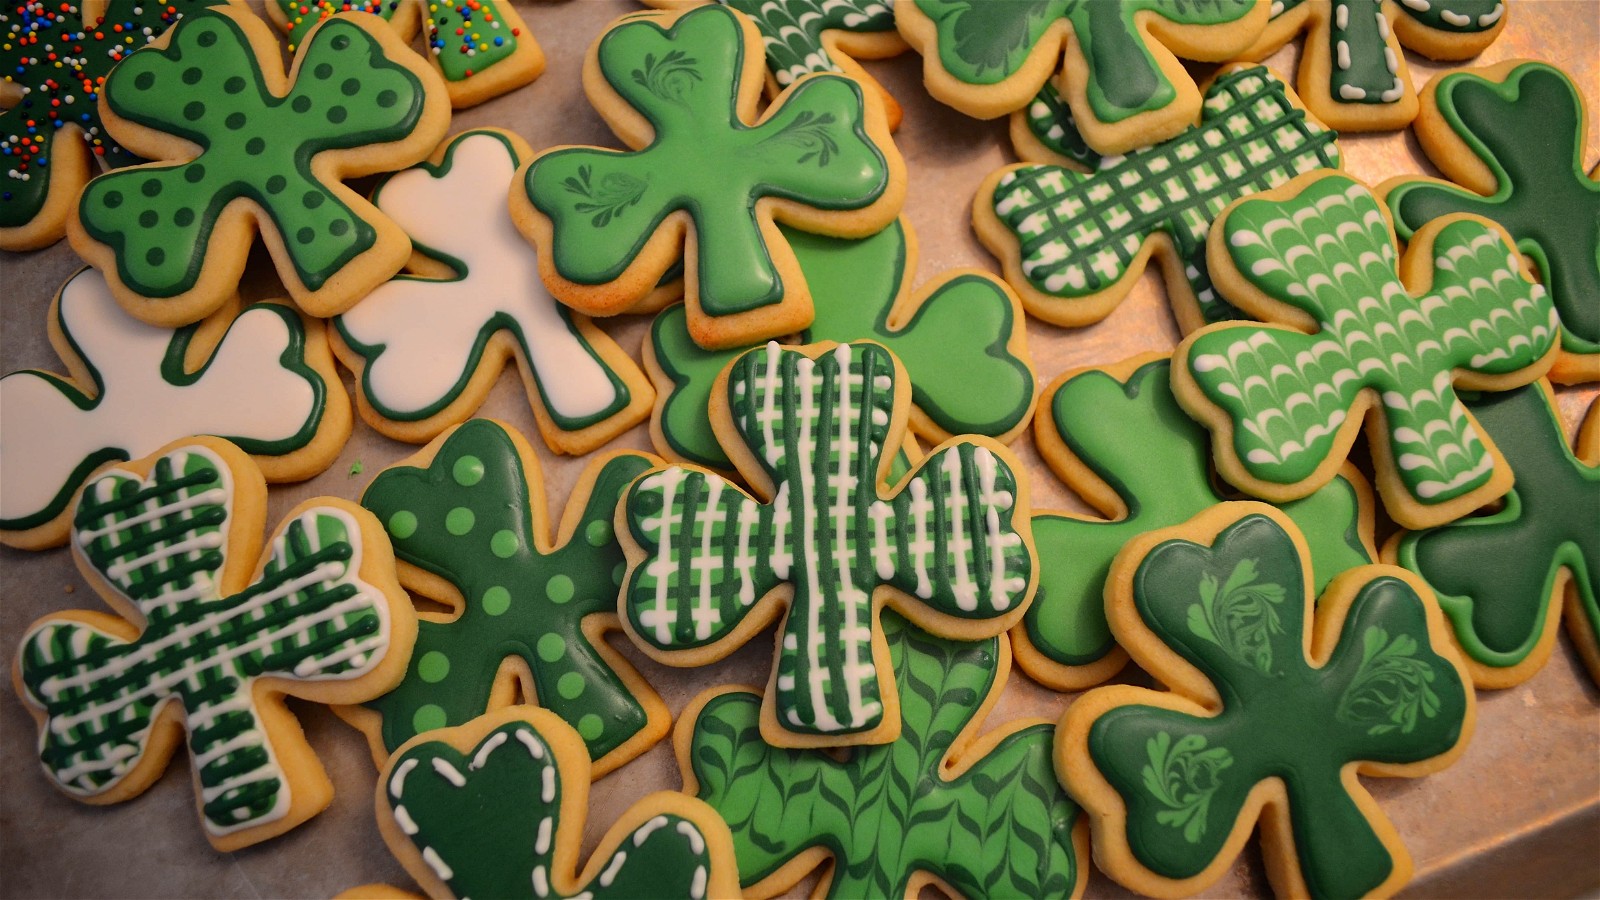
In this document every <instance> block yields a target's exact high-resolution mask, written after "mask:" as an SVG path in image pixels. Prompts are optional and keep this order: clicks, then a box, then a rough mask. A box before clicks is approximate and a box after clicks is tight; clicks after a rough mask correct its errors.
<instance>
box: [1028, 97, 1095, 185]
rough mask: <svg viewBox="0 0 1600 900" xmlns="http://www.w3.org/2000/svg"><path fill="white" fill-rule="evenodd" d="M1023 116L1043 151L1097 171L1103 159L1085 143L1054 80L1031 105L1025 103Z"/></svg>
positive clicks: (1070, 108) (1070, 110) (1034, 98)
mask: <svg viewBox="0 0 1600 900" xmlns="http://www.w3.org/2000/svg"><path fill="white" fill-rule="evenodd" d="M1024 115H1026V116H1027V119H1028V131H1030V132H1031V133H1032V134H1033V136H1034V137H1035V138H1037V139H1038V141H1039V143H1041V144H1043V145H1044V146H1045V148H1046V149H1048V150H1049V151H1051V152H1052V153H1055V154H1058V155H1060V156H1064V157H1066V158H1067V159H1069V160H1071V161H1073V162H1075V163H1077V164H1078V165H1080V166H1083V167H1084V168H1086V169H1096V168H1099V166H1100V160H1101V159H1103V158H1104V157H1103V156H1101V155H1100V154H1099V153H1098V152H1096V151H1095V150H1094V149H1093V148H1091V147H1090V146H1089V144H1088V143H1087V142H1086V141H1084V139H1083V134H1082V133H1081V132H1079V131H1078V123H1077V121H1076V119H1075V117H1074V116H1073V115H1072V107H1070V106H1068V105H1067V101H1066V99H1065V98H1063V97H1062V96H1061V92H1060V91H1059V90H1057V89H1056V85H1055V82H1054V81H1046V82H1045V83H1044V87H1042V88H1040V89H1039V93H1037V94H1035V95H1034V96H1033V102H1031V103H1029V104H1028V107H1027V109H1026V110H1025V111H1024Z"/></svg>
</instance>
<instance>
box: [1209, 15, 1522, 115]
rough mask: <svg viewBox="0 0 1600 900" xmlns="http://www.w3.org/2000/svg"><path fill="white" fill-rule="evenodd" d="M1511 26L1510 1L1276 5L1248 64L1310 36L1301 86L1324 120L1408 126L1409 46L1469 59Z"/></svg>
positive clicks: (1435, 55) (1413, 99)
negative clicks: (1507, 3) (1508, 16)
mask: <svg viewBox="0 0 1600 900" xmlns="http://www.w3.org/2000/svg"><path fill="white" fill-rule="evenodd" d="M1505 26H1506V6H1505V3H1504V0H1275V2H1274V3H1273V4H1272V19H1271V20H1270V21H1269V22H1268V23H1267V28H1266V30H1265V31H1263V32H1262V33H1261V37H1260V39H1259V40H1257V41H1256V43H1255V46H1253V47H1251V48H1250V49H1248V50H1246V51H1245V52H1244V53H1242V54H1240V55H1241V56H1242V57H1243V58H1244V59H1266V58H1267V57H1268V56H1271V55H1272V54H1273V53H1275V52H1277V50H1278V48H1279V47H1282V46H1283V45H1284V44H1286V43H1288V42H1289V41H1291V40H1293V39H1294V36H1295V35H1297V34H1299V33H1300V32H1301V31H1304V32H1306V41H1305V47H1304V48H1303V49H1302V50H1301V53H1300V74H1299V80H1298V87H1299V89H1300V96H1302V97H1304V98H1305V100H1306V105H1307V106H1309V107H1310V108H1311V110H1312V112H1315V113H1316V114H1317V118H1319V119H1321V120H1322V121H1324V122H1327V123H1328V124H1329V125H1330V126H1332V127H1334V128H1337V129H1339V130H1340V131H1385V130H1388V129H1391V128H1404V127H1405V126H1406V125H1408V124H1409V123H1410V122H1411V120H1412V119H1414V118H1416V117H1417V93H1416V90H1415V89H1414V88H1413V87H1412V86H1411V70H1410V68H1409V67H1408V66H1407V65H1406V54H1405V50H1404V49H1402V48H1403V47H1404V48H1409V49H1411V50H1414V51H1416V52H1418V53H1421V54H1422V55H1423V56H1426V57H1428V58H1429V59H1441V60H1455V59H1469V58H1471V57H1473V56H1477V55H1478V54H1479V53H1481V52H1483V50H1484V49H1485V48H1487V47H1488V46H1489V45H1490V44H1492V43H1494V40H1495V38H1497V37H1499V36H1500V31H1501V30H1502V29H1504V28H1505Z"/></svg>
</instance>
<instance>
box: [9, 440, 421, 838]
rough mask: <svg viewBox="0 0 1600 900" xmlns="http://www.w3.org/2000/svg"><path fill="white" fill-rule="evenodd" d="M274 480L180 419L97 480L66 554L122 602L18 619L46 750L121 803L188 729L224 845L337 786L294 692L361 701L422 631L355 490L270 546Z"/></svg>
mask: <svg viewBox="0 0 1600 900" xmlns="http://www.w3.org/2000/svg"><path fill="white" fill-rule="evenodd" d="M265 503H266V484H265V482H264V481H263V480H262V478H261V472H260V470H259V469H257V468H256V467H255V465H254V464H253V463H251V461H250V458H249V457H248V456H246V455H245V454H244V453H242V452H240V451H239V450H238V449H236V448H235V447H233V446H232V445H231V444H228V443H227V442H226V441H222V440H218V439H216V438H186V439H184V440H181V441H176V442H174V443H172V444H169V445H168V446H167V447H165V448H163V449H162V450H161V451H160V452H159V453H157V454H156V455H154V456H151V457H147V458H145V459H142V460H138V461H136V462H133V463H129V464H127V465H123V466H118V467H117V468H114V469H111V470H109V471H107V472H106V473H105V474H103V475H101V476H100V477H99V478H97V479H95V480H94V481H93V482H91V483H90V484H89V485H88V487H86V488H85V489H84V492H83V496H82V498H81V499H80V501H79V503H78V507H77V512H76V513H75V515H74V517H73V523H72V552H73V560H74V561H75V562H76V563H77V564H78V569H79V571H81V572H82V573H83V576H84V577H85V578H86V579H88V581H89V583H90V584H91V585H92V586H93V587H94V589H95V590H96V591H97V592H99V593H100V595H101V597H102V598H103V599H104V600H105V601H106V603H108V604H110V606H111V608H112V609H114V610H115V611H116V612H117V615H108V614H106V613H103V612H91V611H88V610H72V611H69V612H63V613H57V614H55V615H51V616H47V617H45V618H43V619H40V620H39V621H37V622H35V623H34V624H33V625H32V626H30V627H29V628H28V630H27V632H26V633H25V634H24V635H23V637H22V645H21V647H20V649H19V650H18V651H17V655H16V658H15V664H14V666H13V668H12V683H13V684H14V685H15V687H16V690H17V695H18V696H20V697H21V698H22V700H23V702H24V703H25V704H26V705H27V706H28V710H29V712H31V713H32V714H33V717H34V718H35V719H36V720H38V723H39V761H40V762H41V763H42V764H43V767H44V772H45V774H46V775H48V776H49V777H50V779H51V781H52V782H53V783H54V784H55V785H56V787H58V788H60V789H61V790H62V791H63V792H64V793H66V794H67V795H68V796H71V797H73V798H74V799H77V800H81V801H83V802H85V803H93V804H108V803H120V802H122V801H124V800H128V799H130V798H132V797H136V796H138V795H139V794H141V793H143V792H144V790H145V789H146V788H148V787H150V785H152V784H154V783H155V781H156V779H158V778H160V777H161V773H162V772H163V771H164V770H165V769H166V767H167V763H168V761H169V760H170V759H171V758H172V754H173V751H174V750H175V749H176V748H177V744H178V741H179V739H180V738H181V737H182V736H183V735H184V734H186V733H187V735H188V743H189V756H190V764H191V766H192V767H193V772H194V790H195V803H196V805H197V806H198V807H199V811H200V819H201V824H202V825H203V826H204V828H205V832H206V838H207V839H208V840H210V841H211V845H212V846H213V847H215V848H216V849H217V850H219V851H230V850H236V849H238V848H240V847H245V846H248V845H250V844H254V843H256V842H258V841H262V840H265V839H267V838H270V837H274V836H276V835H279V834H282V833H284V832H286V831H288V830H290V829H292V828H294V827H295V826H296V825H299V824H300V823H301V822H304V821H305V820H307V819H309V818H311V817H312V816H314V815H316V814H317V813H319V812H321V811H322V810H323V809H324V808H326V807H327V805H328V803H329V802H330V801H331V800H332V799H333V786H332V785H331V784H330V783H329V782H328V778H327V776H326V775H325V774H324V773H323V771H322V766H321V765H320V764H319V763H318V762H317V757H316V753H315V752H314V751H313V750H312V749H311V747H310V745H309V744H307V743H306V739H305V736H304V735H303V734H302V733H301V731H300V725H299V723H298V722H296V721H295V717H294V714H293V713H291V712H290V711H289V709H288V708H287V707H286V706H285V705H284V700H283V698H284V696H285V695H289V696H294V697H298V698H300V699H302V700H310V701H313V702H317V703H353V702H359V701H361V700H365V699H367V698H369V697H374V696H377V695H379V694H381V693H383V692H384V691H386V690H388V689H389V688H391V687H393V686H394V684H395V683H396V682H397V681H399V679H400V676H401V674H402V673H403V672H404V670H405V665H406V660H407V659H409V658H410V657H411V644H412V641H413V639H414V638H415V637H416V620H415V619H414V618H413V617H412V614H411V608H410V605H409V604H408V603H407V602H406V595H405V592H404V591H402V590H401V589H400V585H399V584H397V583H395V580H394V557H393V555H392V554H391V553H390V550H389V542H388V540H387V539H386V538H384V536H383V530H382V528H380V527H379V526H378V523H377V521H376V520H374V519H373V518H372V516H371V515H370V514H368V513H367V512H366V511H364V510H362V509H361V508H360V507H358V506H356V505H355V504H353V503H350V502H348V501H345V500H339V499H336V498H333V497H319V498H316V499H314V500H309V501H307V502H305V503H302V504H300V505H299V506H297V507H295V508H294V510H292V511H291V512H290V513H289V515H288V517H287V518H285V519H284V521H283V524H281V525H279V526H278V529H277V531H275V532H274V533H273V535H272V538H271V540H270V541H268V543H267V548H266V550H265V551H264V552H262V553H261V554H260V561H259V562H258V561H257V555H258V550H259V549H260V543H259V541H260V534H261V529H262V526H263V524H264V523H265V520H266V506H265Z"/></svg>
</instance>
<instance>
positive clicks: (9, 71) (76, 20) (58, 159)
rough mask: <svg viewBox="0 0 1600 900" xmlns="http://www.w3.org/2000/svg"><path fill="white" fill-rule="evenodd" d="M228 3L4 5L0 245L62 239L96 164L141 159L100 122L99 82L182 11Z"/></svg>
mask: <svg viewBox="0 0 1600 900" xmlns="http://www.w3.org/2000/svg"><path fill="white" fill-rule="evenodd" d="M225 2H231V0H166V2H162V3H147V2H142V0H78V3H77V5H75V6H74V5H71V4H65V3H37V2H36V3H9V4H7V9H6V11H4V12H0V105H4V106H5V107H6V109H5V110H4V111H3V112H0V250H32V249H34V248H36V247H46V246H49V245H50V244H53V243H55V242H56V241H59V240H61V238H62V237H63V236H65V235H66V233H67V219H68V218H69V217H70V216H71V215H72V208H73V207H74V206H76V205H77V203H78V194H79V192H80V191H82V190H83V186H84V185H85V184H87V183H88V181H89V179H90V178H91V177H92V176H93V175H94V174H95V172H96V170H97V169H98V168H99V167H101V166H104V167H106V168H113V169H114V168H117V167H119V166H127V165H132V164H134V163H136V162H139V161H140V160H139V158H138V157H136V156H134V155H133V154H132V153H129V152H128V151H127V150H124V149H123V148H122V146H121V145H120V144H118V143H117V142H116V141H115V140H113V139H112V138H111V136H110V135H108V134H106V131H105V128H104V127H103V126H102V125H101V122H100V107H99V105H98V104H97V103H96V102H95V100H96V98H97V96H98V94H99V91H100V85H101V84H102V83H103V82H104V81H105V78H106V75H107V74H108V73H109V72H110V71H111V69H112V67H113V66H115V65H116V64H117V63H119V62H121V61H122V60H123V59H124V58H125V57H126V56H127V55H128V54H129V53H132V52H133V51H135V50H138V49H139V48H140V47H143V46H144V45H145V44H148V43H150V42H151V41H154V40H155V39H156V38H158V37H160V36H161V34H162V32H164V31H166V30H167V28H168V27H170V26H171V25H172V23H174V22H176V21H178V20H179V19H181V18H183V16H184V15H186V14H188V13H193V12H197V11H199V10H202V9H205V8H206V7H208V6H217V5H220V4H222V3H225Z"/></svg>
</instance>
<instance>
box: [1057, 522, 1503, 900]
mask: <svg viewBox="0 0 1600 900" xmlns="http://www.w3.org/2000/svg"><path fill="white" fill-rule="evenodd" d="M1309 567H1310V561H1309V557H1308V553H1307V551H1306V547H1305V543H1304V541H1303V539H1302V538H1301V537H1300V536H1299V534H1298V532H1296V531H1295V529H1294V525H1293V523H1292V522H1290V521H1289V519H1288V518H1287V517H1286V516H1284V515H1283V514H1282V513H1280V512H1279V511H1277V510H1276V509H1273V508H1272V507H1269V506H1265V505H1263V504H1259V503H1230V504H1226V505H1223V506H1218V507H1214V508H1213V509H1211V510H1209V511H1207V512H1205V513H1203V514H1201V515H1199V516H1197V517H1195V518H1194V519H1191V520H1190V521H1189V522H1188V523H1186V524H1184V525H1181V526H1178V527H1177V528H1170V529H1164V530H1161V531H1156V532H1152V533H1151V534H1148V535H1145V536H1143V537H1141V538H1138V539H1136V540H1135V541H1133V542H1131V543H1130V544H1129V545H1128V546H1127V547H1126V548H1124V550H1123V552H1122V553H1121V554H1120V555H1119V556H1118V557H1117V562H1116V564H1115V565H1114V566H1113V568H1112V572H1111V583H1110V584H1109V585H1108V587H1107V589H1106V607H1107V613H1108V615H1109V616H1110V618H1111V622H1112V629H1113V631H1114V632H1115V633H1116V636H1117V639H1118V641H1120V642H1121V643H1122V645H1123V646H1124V647H1126V648H1127V649H1128V653H1129V655H1130V656H1132V657H1133V659H1134V661H1135V662H1137V663H1138V664H1139V665H1140V666H1142V667H1144V669H1145V670H1146V671H1148V672H1150V674H1151V675H1153V676H1155V678H1156V679H1157V680H1158V681H1160V682H1162V683H1164V684H1166V685H1168V686H1169V687H1170V688H1171V691H1170V692H1162V691H1154V690H1149V689H1146V688H1138V687H1132V686H1129V685H1116V686H1113V687H1106V688H1099V689H1097V690H1094V691H1091V692H1089V693H1088V694H1085V695H1084V696H1082V697H1080V698H1079V699H1078V700H1077V701H1075V702H1074V703H1073V704H1072V705H1071V706H1070V707H1068V709H1067V715H1066V717H1065V718H1064V719H1063V720H1062V723H1061V728H1060V731H1059V733H1058V735H1057V738H1056V770H1057V771H1058V772H1059V773H1061V776H1062V778H1063V779H1064V780H1065V782H1066V784H1067V787H1068V789H1069V790H1071V792H1072V795H1073V796H1074V797H1075V798H1077V799H1078V800H1079V801H1080V802H1082V803H1083V804H1084V807H1085V809H1087V810H1088V811H1089V813H1090V815H1091V817H1092V818H1091V827H1092V829H1093V833H1094V845H1095V861H1096V862H1097V863H1098V865H1099V866H1100V868H1101V869H1103V870H1104V871H1105V872H1106V873H1107V874H1108V875H1110V876H1111V877H1112V878H1114V879H1116V880H1117V881H1118V882H1119V883H1121V884H1123V885H1124V886H1126V887H1129V888H1131V889H1133V890H1137V891H1140V892H1141V893H1146V894H1152V895H1157V896H1181V895H1185V894H1192V893H1197V892H1199V891H1201V890H1204V889H1205V888H1206V887H1208V886H1209V885H1211V884H1213V883H1214V882H1215V881H1216V880H1217V879H1218V878H1220V877H1221V876H1222V875H1223V874H1224V873H1225V872H1226V871H1227V870H1228V869H1229V868H1230V867H1231V866H1232V865H1233V863H1234V860H1235V858H1236V857H1237V855H1238V853H1239V851H1240V849H1241V848H1242V846H1243V844H1244V842H1245V840H1247V839H1248V837H1249V835H1250V832H1251V831H1252V830H1254V828H1255V825H1256V820H1257V819H1258V818H1259V819H1260V820H1261V823H1262V824H1261V833H1262V845H1263V852H1264V853H1265V855H1266V857H1267V873H1268V878H1269V880H1270V881H1271V882H1272V886H1273V890H1274V892H1275V893H1277V894H1278V895H1279V896H1284V897H1289V896H1294V897H1301V896H1311V897H1339V898H1342V897H1352V898H1353V897H1366V896H1388V895H1389V894H1392V893H1394V892H1395V891H1397V890H1399V889H1400V888H1401V887H1402V886H1404V885H1405V884H1406V882H1407V881H1409V880H1410V877H1411V872H1412V864H1411V858H1410V856H1409V854H1408V853H1407V852H1406V849H1405V846H1404V844H1403V843H1402V842H1401V840H1400V836H1399V835H1398V833H1397V832H1396V831H1395V829H1394V826H1393V825H1392V824H1390V823H1389V821H1388V819H1387V818H1385V817H1384V815H1383V812H1382V810H1381V809H1380V808H1379V807H1378V805H1377V803H1376V802H1375V801H1374V800H1373V799H1372V797H1371V795H1369V794H1368V793H1367V792H1366V790H1365V789H1364V788H1363V787H1362V786H1361V783H1360V781H1359V780H1358V779H1357V777H1356V776H1357V775H1359V774H1364V775H1379V776H1391V777H1417V776H1421V775H1425V774H1428V773H1430V772H1434V771H1438V770H1439V769H1442V768H1444V767H1446V766H1448V765H1449V764H1450V763H1452V762H1454V760H1455V758H1456V757H1457V756H1459V755H1460V753H1461V751H1462V750H1463V749H1464V748H1465V744H1466V741H1467V738H1468V737H1469V736H1470V735H1471V733H1472V726H1473V719H1474V703H1473V693H1472V688H1471V683H1470V681H1469V680H1468V678H1467V674H1466V671H1465V669H1464V667H1463V666H1462V664H1461V662H1460V660H1459V659H1458V657H1457V656H1456V654H1455V651H1454V650H1453V648H1452V647H1451V644H1450V639H1449V632H1448V629H1447V626H1446V625H1445V621H1444V616H1443V615H1442V614H1441V613H1440V612H1439V609H1438V607H1437V605H1436V604H1435V601H1434V600H1433V595H1432V592H1430V591H1429V590H1428V588H1427V586H1426V585H1425V584H1423V583H1422V581H1421V579H1419V578H1417V577H1416V576H1414V575H1412V574H1410V573H1408V572H1406V571H1404V570H1402V569H1398V568H1393V567H1386V566H1365V567H1362V568H1359V569H1352V570H1350V571H1349V572H1346V573H1345V574H1343V575H1341V576H1340V577H1338V578H1336V579H1334V581H1333V583H1332V584H1330V585H1329V586H1328V589H1327V590H1326V591H1325V592H1324V594H1323V595H1322V597H1321V599H1320V601H1317V603H1316V605H1315V607H1314V606H1313V599H1314V598H1313V596H1312V593H1311V585H1310V582H1309V578H1308V574H1309V571H1308V570H1309ZM1313 609H1315V614H1313Z"/></svg>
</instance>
